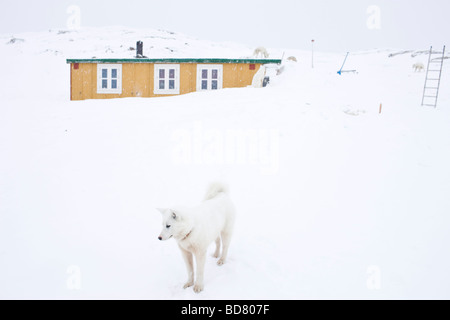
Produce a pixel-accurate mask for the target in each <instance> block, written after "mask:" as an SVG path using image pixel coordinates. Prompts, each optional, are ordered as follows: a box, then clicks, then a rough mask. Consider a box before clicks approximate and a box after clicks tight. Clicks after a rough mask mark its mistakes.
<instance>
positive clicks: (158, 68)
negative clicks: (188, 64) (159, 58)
mask: <svg viewBox="0 0 450 320" xmlns="http://www.w3.org/2000/svg"><path fill="white" fill-rule="evenodd" d="M154 93H156V94H180V65H179V64H155V88H154Z"/></svg>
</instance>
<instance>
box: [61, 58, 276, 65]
mask: <svg viewBox="0 0 450 320" xmlns="http://www.w3.org/2000/svg"><path fill="white" fill-rule="evenodd" d="M67 63H254V64H268V63H275V64H280V63H281V60H280V59H217V58H211V59H198V58H193V59H192V58H166V59H148V58H133V59H67Z"/></svg>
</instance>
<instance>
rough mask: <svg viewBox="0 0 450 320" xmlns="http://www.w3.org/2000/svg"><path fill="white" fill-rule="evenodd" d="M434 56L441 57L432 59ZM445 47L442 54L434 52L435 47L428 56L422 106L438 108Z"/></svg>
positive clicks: (431, 48)
mask: <svg viewBox="0 0 450 320" xmlns="http://www.w3.org/2000/svg"><path fill="white" fill-rule="evenodd" d="M432 55H439V57H435V58H432V57H431V56H432ZM444 55H445V46H444V48H443V49H442V52H433V47H430V54H429V56H428V66H427V73H426V76H425V86H424V88H423V96H422V106H430V107H435V108H436V106H437V101H438V95H439V86H440V84H441V74H442V65H443V64H444Z"/></svg>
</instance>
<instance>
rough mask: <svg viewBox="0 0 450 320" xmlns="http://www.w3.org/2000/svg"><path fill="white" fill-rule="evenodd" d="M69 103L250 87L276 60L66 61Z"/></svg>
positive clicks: (137, 59)
mask: <svg viewBox="0 0 450 320" xmlns="http://www.w3.org/2000/svg"><path fill="white" fill-rule="evenodd" d="M67 63H68V64H70V99H71V100H85V99H109V98H125V97H161V96H170V95H179V94H186V93H190V92H194V91H204V90H218V89H222V88H239V87H246V86H249V85H251V84H252V80H253V77H254V76H255V74H256V73H257V72H258V70H259V69H260V68H261V67H262V66H264V65H266V64H280V63H281V60H277V59H178V58H170V59H148V58H135V59H68V60H67Z"/></svg>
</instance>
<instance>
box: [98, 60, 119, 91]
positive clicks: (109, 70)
mask: <svg viewBox="0 0 450 320" xmlns="http://www.w3.org/2000/svg"><path fill="white" fill-rule="evenodd" d="M97 93H115V94H121V93H122V65H121V64H97Z"/></svg>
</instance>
